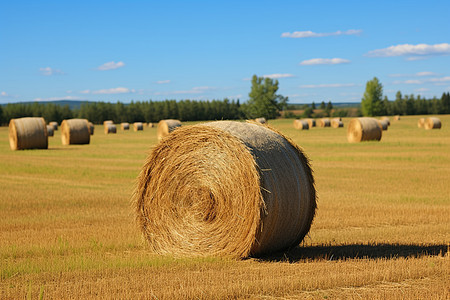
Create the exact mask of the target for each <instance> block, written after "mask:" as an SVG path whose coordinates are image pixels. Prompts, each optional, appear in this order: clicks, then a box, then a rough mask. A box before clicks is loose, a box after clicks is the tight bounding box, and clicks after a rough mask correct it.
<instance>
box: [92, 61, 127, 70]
mask: <svg viewBox="0 0 450 300" xmlns="http://www.w3.org/2000/svg"><path fill="white" fill-rule="evenodd" d="M124 66H125V63H124V62H123V61H119V62H114V61H110V62H107V63H104V64H103V65H101V66H99V67H98V68H97V70H100V71H107V70H115V69H118V68H121V67H124Z"/></svg>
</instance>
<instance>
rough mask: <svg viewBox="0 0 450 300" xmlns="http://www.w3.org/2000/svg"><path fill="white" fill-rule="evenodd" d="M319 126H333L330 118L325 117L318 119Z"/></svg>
mask: <svg viewBox="0 0 450 300" xmlns="http://www.w3.org/2000/svg"><path fill="white" fill-rule="evenodd" d="M317 126H318V127H330V126H331V122H330V119H328V118H323V119H319V120H317Z"/></svg>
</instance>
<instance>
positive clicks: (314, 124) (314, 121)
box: [305, 119, 316, 128]
mask: <svg viewBox="0 0 450 300" xmlns="http://www.w3.org/2000/svg"><path fill="white" fill-rule="evenodd" d="M305 121H306V122H308V126H309V128H312V127H316V120H314V119H305Z"/></svg>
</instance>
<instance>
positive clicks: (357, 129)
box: [347, 117, 383, 143]
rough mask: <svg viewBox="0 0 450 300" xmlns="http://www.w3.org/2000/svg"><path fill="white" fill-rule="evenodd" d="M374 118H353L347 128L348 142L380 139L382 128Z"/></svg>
mask: <svg viewBox="0 0 450 300" xmlns="http://www.w3.org/2000/svg"><path fill="white" fill-rule="evenodd" d="M378 122H379V121H378V120H376V119H374V118H367V117H364V118H355V119H352V120H351V121H350V123H349V124H348V128H347V140H348V141H349V142H350V143H356V142H363V141H379V140H381V135H382V131H383V130H382V129H381V127H380V124H379V123H378Z"/></svg>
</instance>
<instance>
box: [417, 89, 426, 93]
mask: <svg viewBox="0 0 450 300" xmlns="http://www.w3.org/2000/svg"><path fill="white" fill-rule="evenodd" d="M428 91H429V89H427V88H420V89H416V90H415V92H417V93H420V92H428Z"/></svg>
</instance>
